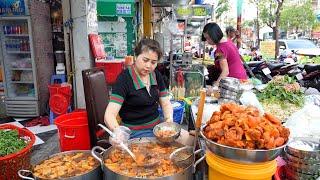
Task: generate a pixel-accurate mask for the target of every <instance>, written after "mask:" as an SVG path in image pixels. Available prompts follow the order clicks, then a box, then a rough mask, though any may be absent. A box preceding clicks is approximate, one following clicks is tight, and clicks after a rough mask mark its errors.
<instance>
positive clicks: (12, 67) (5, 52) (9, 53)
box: [0, 17, 39, 116]
mask: <svg viewBox="0 0 320 180" xmlns="http://www.w3.org/2000/svg"><path fill="white" fill-rule="evenodd" d="M0 27H1V28H2V31H1V34H0V36H1V47H2V48H1V51H2V52H1V54H2V58H1V59H2V65H3V68H4V72H3V73H4V86H5V89H6V91H5V95H6V108H7V113H9V114H8V115H11V114H10V111H12V110H14V109H15V111H17V110H19V109H21V111H22V114H23V115H24V116H25V115H30V116H37V115H38V114H39V106H38V103H37V100H38V93H37V88H36V87H37V81H36V79H35V77H36V74H35V72H36V71H35V65H34V53H33V46H31V45H32V44H33V43H32V35H31V33H30V32H31V26H30V18H29V17H14V18H13V17H12V18H11V17H2V18H1V19H0ZM17 102H19V103H17ZM25 105H27V106H25Z"/></svg>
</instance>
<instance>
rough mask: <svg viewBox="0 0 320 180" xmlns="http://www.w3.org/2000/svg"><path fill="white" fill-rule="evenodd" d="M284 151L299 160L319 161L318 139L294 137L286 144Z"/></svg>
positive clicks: (319, 142)
mask: <svg viewBox="0 0 320 180" xmlns="http://www.w3.org/2000/svg"><path fill="white" fill-rule="evenodd" d="M286 151H287V153H289V154H291V155H293V156H295V157H298V158H301V159H306V160H307V159H315V160H319V161H320V139H316V138H305V137H296V138H294V139H293V140H291V141H290V142H289V143H288V146H287V147H286Z"/></svg>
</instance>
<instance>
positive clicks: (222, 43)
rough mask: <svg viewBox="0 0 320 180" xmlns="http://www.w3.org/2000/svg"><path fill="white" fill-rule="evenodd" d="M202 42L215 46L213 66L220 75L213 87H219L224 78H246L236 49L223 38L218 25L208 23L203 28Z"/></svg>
mask: <svg viewBox="0 0 320 180" xmlns="http://www.w3.org/2000/svg"><path fill="white" fill-rule="evenodd" d="M202 41H207V42H208V44H210V45H216V47H217V49H216V51H215V53H214V57H215V66H216V68H218V69H219V70H220V71H221V73H220V75H219V77H218V79H217V81H216V82H215V83H214V84H215V85H219V82H220V80H221V79H222V78H225V77H234V78H237V79H247V78H248V77H247V74H246V71H245V69H244V67H243V64H242V61H241V57H240V54H239V51H238V49H237V47H236V46H235V45H234V44H233V43H232V42H230V41H228V40H227V39H225V38H224V37H223V33H222V31H221V29H220V27H219V25H218V24H216V23H208V24H206V25H205V26H204V28H203V31H202Z"/></svg>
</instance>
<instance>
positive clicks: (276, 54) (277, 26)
mask: <svg viewBox="0 0 320 180" xmlns="http://www.w3.org/2000/svg"><path fill="white" fill-rule="evenodd" d="M283 1H284V0H277V3H278V6H277V10H276V25H275V27H274V28H275V29H274V30H273V32H274V36H275V40H276V45H275V59H276V58H277V57H278V55H279V23H280V15H281V11H280V10H281V7H282V5H283Z"/></svg>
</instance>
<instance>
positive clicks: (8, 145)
mask: <svg viewBox="0 0 320 180" xmlns="http://www.w3.org/2000/svg"><path fill="white" fill-rule="evenodd" d="M26 145H27V143H26V142H25V141H24V140H23V139H21V138H20V137H19V133H18V131H17V130H0V157H1V156H6V155H8V154H12V153H15V152H18V151H20V150H21V149H23V148H24V147H26Z"/></svg>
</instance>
